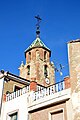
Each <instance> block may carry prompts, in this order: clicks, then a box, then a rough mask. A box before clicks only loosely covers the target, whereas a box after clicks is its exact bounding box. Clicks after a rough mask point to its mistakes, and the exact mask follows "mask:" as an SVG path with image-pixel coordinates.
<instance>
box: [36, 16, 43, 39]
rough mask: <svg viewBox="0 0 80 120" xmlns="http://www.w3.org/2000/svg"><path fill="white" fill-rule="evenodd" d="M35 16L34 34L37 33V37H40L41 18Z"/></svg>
mask: <svg viewBox="0 0 80 120" xmlns="http://www.w3.org/2000/svg"><path fill="white" fill-rule="evenodd" d="M35 18H36V19H37V24H36V35H37V37H40V22H41V20H42V19H41V18H40V17H39V15H37V16H35Z"/></svg>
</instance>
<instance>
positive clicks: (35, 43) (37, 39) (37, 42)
mask: <svg viewBox="0 0 80 120" xmlns="http://www.w3.org/2000/svg"><path fill="white" fill-rule="evenodd" d="M35 47H43V48H45V49H47V50H48V51H50V49H49V48H48V47H47V46H46V45H45V44H44V43H43V42H42V41H41V40H40V38H36V40H34V41H33V42H32V44H31V45H30V46H29V47H28V48H27V49H26V50H25V52H27V51H29V50H30V49H32V48H35Z"/></svg>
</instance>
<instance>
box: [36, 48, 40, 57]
mask: <svg viewBox="0 0 80 120" xmlns="http://www.w3.org/2000/svg"><path fill="white" fill-rule="evenodd" d="M39 57H40V54H39V50H36V59H39Z"/></svg>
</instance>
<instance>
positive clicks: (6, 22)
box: [0, 0, 80, 81]
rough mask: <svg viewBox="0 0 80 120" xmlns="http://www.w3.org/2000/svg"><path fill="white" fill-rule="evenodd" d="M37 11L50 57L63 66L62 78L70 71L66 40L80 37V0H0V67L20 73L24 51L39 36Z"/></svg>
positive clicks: (42, 37)
mask: <svg viewBox="0 0 80 120" xmlns="http://www.w3.org/2000/svg"><path fill="white" fill-rule="evenodd" d="M35 15H40V17H41V18H42V21H41V24H40V31H41V34H40V38H41V40H42V41H43V42H44V43H45V44H46V46H47V47H48V48H49V49H50V50H51V61H53V62H54V64H55V67H57V69H59V64H62V65H63V66H64V68H63V70H62V73H63V75H62V76H60V74H59V72H58V73H56V81H59V80H61V79H63V78H64V77H65V76H67V75H69V70H68V54H67V42H68V41H70V40H75V39H78V38H80V0H39V1H38V0H0V70H2V69H3V70H5V71H9V72H11V73H13V74H16V75H19V70H18V68H19V66H20V64H21V61H23V62H24V64H25V56H24V51H25V49H26V48H27V47H28V46H29V45H30V44H31V43H32V42H33V41H34V40H35V39H36V19H35V18H34V16H35Z"/></svg>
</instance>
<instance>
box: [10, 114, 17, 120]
mask: <svg viewBox="0 0 80 120" xmlns="http://www.w3.org/2000/svg"><path fill="white" fill-rule="evenodd" d="M9 118H10V120H18V115H17V112H16V113H13V114H11V115H9Z"/></svg>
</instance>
